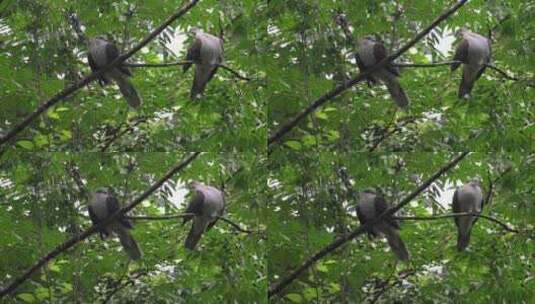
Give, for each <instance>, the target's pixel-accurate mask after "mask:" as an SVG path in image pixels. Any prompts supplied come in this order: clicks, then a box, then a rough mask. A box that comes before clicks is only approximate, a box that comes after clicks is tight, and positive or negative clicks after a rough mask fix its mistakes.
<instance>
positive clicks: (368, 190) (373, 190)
mask: <svg viewBox="0 0 535 304" xmlns="http://www.w3.org/2000/svg"><path fill="white" fill-rule="evenodd" d="M362 193H368V194H376V193H377V190H376V189H375V188H372V187H368V188H365V189H364V190H362Z"/></svg>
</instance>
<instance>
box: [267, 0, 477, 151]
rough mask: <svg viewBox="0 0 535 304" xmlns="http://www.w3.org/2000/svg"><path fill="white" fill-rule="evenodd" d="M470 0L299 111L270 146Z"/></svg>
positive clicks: (395, 56) (461, 4) (403, 51)
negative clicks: (390, 53)
mask: <svg viewBox="0 0 535 304" xmlns="http://www.w3.org/2000/svg"><path fill="white" fill-rule="evenodd" d="M467 1H468V0H460V1H459V2H457V3H456V4H455V5H454V6H452V7H451V8H449V9H448V10H446V11H445V12H443V13H442V14H441V15H440V16H439V17H437V18H436V19H435V20H434V21H433V22H432V23H431V24H430V25H429V26H427V27H426V28H425V29H424V30H422V31H421V32H419V33H418V34H416V36H414V38H412V39H411V40H410V41H409V42H408V43H406V44H405V45H404V46H403V47H401V48H400V49H399V50H398V51H397V52H395V53H394V54H392V55H390V56H388V57H386V58H385V59H383V60H381V61H380V62H378V63H377V64H376V65H374V66H372V67H371V68H369V69H368V70H366V71H365V72H363V73H359V74H358V75H357V76H355V77H353V78H352V79H350V80H349V81H346V82H345V83H343V84H341V85H339V86H337V87H336V88H334V89H333V90H331V91H330V92H328V93H326V94H324V95H323V96H321V97H319V98H318V99H316V100H315V101H314V102H313V103H312V104H310V105H309V106H307V107H306V108H305V109H303V110H302V111H301V112H299V113H298V114H297V115H296V116H295V117H293V118H292V119H290V120H289V121H288V122H286V123H284V124H283V125H282V126H281V127H280V128H279V129H278V130H277V131H276V132H275V133H274V134H272V135H271V136H270V137H269V138H268V146H271V145H273V144H275V143H277V142H279V141H280V140H281V139H282V137H283V136H284V135H285V134H286V133H288V132H290V131H291V130H292V129H293V128H295V127H296V126H297V124H298V123H299V122H300V121H301V120H303V119H304V118H305V117H306V116H308V115H309V114H311V113H313V112H314V111H315V110H316V109H317V108H319V107H320V106H322V105H323V104H324V103H326V102H328V101H329V100H331V99H333V98H334V97H336V96H338V95H340V94H341V93H343V92H344V91H345V90H347V89H349V88H351V87H352V86H354V85H356V84H357V83H359V82H361V81H362V80H364V79H365V78H366V77H367V76H369V75H370V74H371V73H373V72H375V71H376V70H378V69H380V68H382V67H384V66H385V65H386V64H388V63H389V62H391V61H392V60H394V59H396V58H398V57H399V56H401V54H403V53H405V52H406V51H407V50H408V49H409V48H411V47H412V46H413V45H415V44H416V43H417V42H418V41H420V39H422V38H423V37H424V36H425V35H427V34H428V33H429V32H430V31H431V30H433V28H435V27H436V26H437V25H438V24H439V23H440V22H442V21H443V20H445V19H446V18H448V17H449V16H450V15H452V14H453V13H455V12H456V11H457V10H458V9H459V8H461V6H463V5H464V4H465V3H466V2H467Z"/></svg>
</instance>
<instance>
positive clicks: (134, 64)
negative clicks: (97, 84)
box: [123, 60, 193, 68]
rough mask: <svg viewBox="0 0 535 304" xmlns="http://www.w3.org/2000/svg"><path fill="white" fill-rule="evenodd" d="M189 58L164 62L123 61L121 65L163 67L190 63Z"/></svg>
mask: <svg viewBox="0 0 535 304" xmlns="http://www.w3.org/2000/svg"><path fill="white" fill-rule="evenodd" d="M191 63H193V61H191V60H183V61H175V62H164V63H124V64H123V66H125V67H129V68H165V67H171V66H177V65H186V64H191Z"/></svg>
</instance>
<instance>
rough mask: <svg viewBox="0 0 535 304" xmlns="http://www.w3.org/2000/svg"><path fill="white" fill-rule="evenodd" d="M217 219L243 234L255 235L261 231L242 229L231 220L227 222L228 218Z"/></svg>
mask: <svg viewBox="0 0 535 304" xmlns="http://www.w3.org/2000/svg"><path fill="white" fill-rule="evenodd" d="M219 219H220V220H222V221H223V222H226V223H228V224H230V225H231V226H232V227H234V228H236V230H238V231H241V232H244V233H257V232H261V231H253V230H247V229H243V228H242V227H241V226H240V225H238V224H236V223H234V222H233V221H231V220H229V219H228V218H226V217H223V216H220V217H219Z"/></svg>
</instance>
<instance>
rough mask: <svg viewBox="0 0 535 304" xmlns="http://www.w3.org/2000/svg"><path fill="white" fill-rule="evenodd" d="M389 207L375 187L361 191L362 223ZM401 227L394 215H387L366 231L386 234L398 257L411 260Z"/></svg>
mask: <svg viewBox="0 0 535 304" xmlns="http://www.w3.org/2000/svg"><path fill="white" fill-rule="evenodd" d="M387 209H388V204H387V202H386V201H385V199H384V197H383V196H382V195H381V194H378V193H377V192H376V191H375V190H374V189H366V190H364V191H362V192H361V193H359V202H358V204H357V216H358V219H359V222H360V224H361V225H365V224H366V223H368V222H370V221H372V220H373V219H375V218H376V217H377V216H379V215H381V213H383V212H384V211H386V210H387ZM399 229H400V227H399V224H398V223H397V221H396V220H394V219H393V218H392V216H387V217H383V218H382V219H381V221H379V222H377V223H375V224H374V225H373V226H371V227H370V228H369V229H368V230H367V231H366V232H367V233H368V234H369V235H371V236H373V237H377V236H379V235H384V236H385V238H386V240H387V241H388V245H389V246H390V248H391V249H392V252H393V253H394V254H395V255H396V257H397V258H398V259H399V260H401V261H403V262H406V261H408V260H409V258H410V255H409V252H408V251H407V248H406V247H405V243H403V240H402V239H401V237H400V235H399V231H398V230H399Z"/></svg>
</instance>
